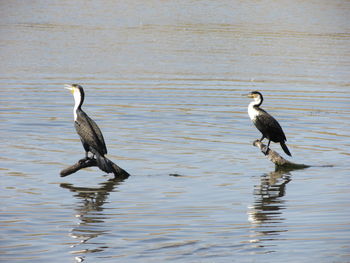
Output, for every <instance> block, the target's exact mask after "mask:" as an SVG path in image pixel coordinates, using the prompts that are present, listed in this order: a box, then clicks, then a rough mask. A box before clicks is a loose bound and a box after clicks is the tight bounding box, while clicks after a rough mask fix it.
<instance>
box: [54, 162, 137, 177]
mask: <svg viewBox="0 0 350 263" xmlns="http://www.w3.org/2000/svg"><path fill="white" fill-rule="evenodd" d="M109 161H110V162H111V166H112V168H113V169H112V170H113V171H112V172H113V174H114V177H115V178H118V179H126V178H128V177H129V176H130V175H129V174H128V172H126V171H125V170H123V169H122V168H120V167H119V166H118V165H116V164H115V163H113V162H112V161H111V160H109ZM92 166H96V167H98V165H97V161H96V159H95V158H84V159H81V160H79V161H78V162H77V163H75V164H73V165H71V166H69V167H67V168H66V169H63V170H62V171H61V172H60V176H61V177H65V176H68V175H70V174H73V173H75V172H77V171H79V170H80V169H83V168H87V167H92Z"/></svg>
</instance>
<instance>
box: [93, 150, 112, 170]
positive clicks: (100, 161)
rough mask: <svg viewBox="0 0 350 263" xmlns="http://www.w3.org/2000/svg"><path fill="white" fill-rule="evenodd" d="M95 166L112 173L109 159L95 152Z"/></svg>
mask: <svg viewBox="0 0 350 263" xmlns="http://www.w3.org/2000/svg"><path fill="white" fill-rule="evenodd" d="M96 161H97V166H98V167H99V168H100V169H101V170H102V171H104V172H106V173H112V172H113V167H112V163H111V161H110V160H109V159H108V158H107V157H105V156H102V155H100V154H98V153H96Z"/></svg>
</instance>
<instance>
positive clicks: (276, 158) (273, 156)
mask: <svg viewBox="0 0 350 263" xmlns="http://www.w3.org/2000/svg"><path fill="white" fill-rule="evenodd" d="M253 145H254V146H256V147H258V148H259V149H260V150H261V151H262V152H263V150H264V149H265V147H266V145H265V144H263V143H262V142H261V141H260V140H255V141H254V142H253ZM263 153H264V152H263ZM264 155H266V157H267V158H268V159H269V160H270V161H271V162H273V163H274V164H275V165H276V168H277V169H304V168H308V167H310V166H309V165H306V164H298V163H293V162H290V161H288V160H286V159H284V158H283V157H282V156H281V155H279V153H277V152H276V151H274V150H271V149H270V148H269V149H268V151H267V154H265V153H264Z"/></svg>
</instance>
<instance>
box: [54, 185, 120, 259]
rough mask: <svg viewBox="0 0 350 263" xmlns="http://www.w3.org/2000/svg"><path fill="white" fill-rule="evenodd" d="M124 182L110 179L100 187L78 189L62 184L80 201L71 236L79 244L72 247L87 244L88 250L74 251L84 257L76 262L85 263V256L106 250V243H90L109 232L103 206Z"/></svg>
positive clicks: (79, 257) (76, 209) (80, 257)
mask: <svg viewBox="0 0 350 263" xmlns="http://www.w3.org/2000/svg"><path fill="white" fill-rule="evenodd" d="M121 182H122V180H117V179H110V180H108V181H106V182H104V183H101V184H100V187H95V188H88V187H76V186H74V185H72V184H68V183H63V184H60V186H61V187H62V188H65V189H68V190H70V191H71V192H73V193H74V197H76V198H77V199H78V200H79V203H78V204H77V206H76V208H75V212H76V215H75V216H76V218H78V219H79V222H78V223H77V226H75V227H74V228H73V229H72V230H71V232H70V236H71V237H72V238H74V239H77V240H79V242H78V243H77V244H75V245H72V246H71V247H72V248H74V247H77V246H78V245H81V244H86V247H87V248H83V249H80V250H77V251H73V252H72V254H74V255H77V254H80V255H82V256H78V257H75V260H76V262H82V261H84V258H85V254H87V253H94V252H100V251H103V250H104V249H105V248H106V244H105V243H104V242H96V241H95V242H93V243H90V242H88V241H89V240H91V239H93V238H96V237H98V236H100V235H104V234H106V233H107V232H108V229H107V228H106V225H105V219H106V215H104V213H103V210H104V207H103V205H104V204H105V203H106V202H107V198H108V196H109V194H110V193H111V192H113V191H114V190H115V188H116V187H117V186H118V185H119V184H120V183H121Z"/></svg>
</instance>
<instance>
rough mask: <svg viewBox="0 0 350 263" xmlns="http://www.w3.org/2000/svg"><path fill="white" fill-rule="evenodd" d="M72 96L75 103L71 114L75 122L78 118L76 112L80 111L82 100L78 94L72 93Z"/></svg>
mask: <svg viewBox="0 0 350 263" xmlns="http://www.w3.org/2000/svg"><path fill="white" fill-rule="evenodd" d="M73 95H74V101H75V104H74V109H73V114H74V121H76V120H77V118H78V113H77V112H78V111H80V110H81V105H82V104H83V102H84V98H83V97H82V96H81V94H80V93H79V92H74V94H73Z"/></svg>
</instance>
